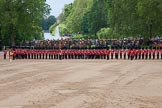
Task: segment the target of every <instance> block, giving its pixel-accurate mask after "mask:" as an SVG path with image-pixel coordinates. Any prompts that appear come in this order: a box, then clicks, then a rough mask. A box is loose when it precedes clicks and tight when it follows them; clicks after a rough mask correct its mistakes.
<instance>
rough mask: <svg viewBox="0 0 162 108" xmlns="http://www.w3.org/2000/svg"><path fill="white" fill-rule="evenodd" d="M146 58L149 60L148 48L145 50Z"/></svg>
mask: <svg viewBox="0 0 162 108" xmlns="http://www.w3.org/2000/svg"><path fill="white" fill-rule="evenodd" d="M145 56H146V58H145V59H148V50H147V48H146V50H145Z"/></svg>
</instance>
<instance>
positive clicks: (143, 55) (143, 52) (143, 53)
mask: <svg viewBox="0 0 162 108" xmlns="http://www.w3.org/2000/svg"><path fill="white" fill-rule="evenodd" d="M144 58H145V50H144V49H142V59H144Z"/></svg>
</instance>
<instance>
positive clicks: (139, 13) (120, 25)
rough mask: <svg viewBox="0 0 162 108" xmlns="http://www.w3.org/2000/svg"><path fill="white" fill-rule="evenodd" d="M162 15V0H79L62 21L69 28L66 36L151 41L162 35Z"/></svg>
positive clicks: (71, 6)
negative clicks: (126, 38)
mask: <svg viewBox="0 0 162 108" xmlns="http://www.w3.org/2000/svg"><path fill="white" fill-rule="evenodd" d="M161 13H162V0H75V1H74V3H73V4H69V5H65V8H64V11H63V12H62V14H61V15H60V17H59V19H60V24H62V23H63V24H64V27H65V26H66V28H68V29H67V30H66V31H62V34H64V33H65V34H66V33H67V31H68V33H72V34H79V35H81V34H82V35H83V36H84V35H85V34H86V35H89V36H90V35H93V36H94V35H95V36H96V37H99V38H119V37H122V38H123V37H130V36H131V37H141V36H142V37H146V38H150V37H153V36H162V30H161V29H162V14H161ZM83 36H80V37H83Z"/></svg>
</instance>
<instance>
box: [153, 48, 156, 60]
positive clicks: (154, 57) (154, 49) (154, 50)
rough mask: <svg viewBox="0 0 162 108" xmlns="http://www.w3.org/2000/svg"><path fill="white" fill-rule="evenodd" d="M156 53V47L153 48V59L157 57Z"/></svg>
mask: <svg viewBox="0 0 162 108" xmlns="http://www.w3.org/2000/svg"><path fill="white" fill-rule="evenodd" d="M155 53H156V51H155V49H153V50H152V56H153V59H155Z"/></svg>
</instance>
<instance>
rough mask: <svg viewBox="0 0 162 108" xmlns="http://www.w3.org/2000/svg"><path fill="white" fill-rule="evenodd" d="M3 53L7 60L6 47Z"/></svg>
mask: <svg viewBox="0 0 162 108" xmlns="http://www.w3.org/2000/svg"><path fill="white" fill-rule="evenodd" d="M3 54H4V59H5V60H6V57H7V50H6V49H5V50H4V51H3Z"/></svg>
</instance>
